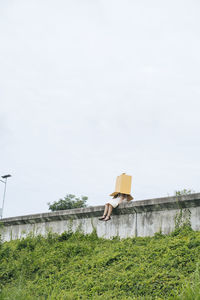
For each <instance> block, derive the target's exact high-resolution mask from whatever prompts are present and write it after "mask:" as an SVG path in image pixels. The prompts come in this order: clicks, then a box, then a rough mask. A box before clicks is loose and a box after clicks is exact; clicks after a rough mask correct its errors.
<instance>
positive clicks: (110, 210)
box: [105, 204, 113, 221]
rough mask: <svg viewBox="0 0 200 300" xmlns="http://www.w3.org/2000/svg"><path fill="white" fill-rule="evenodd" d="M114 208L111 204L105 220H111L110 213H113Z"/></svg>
mask: <svg viewBox="0 0 200 300" xmlns="http://www.w3.org/2000/svg"><path fill="white" fill-rule="evenodd" d="M112 210H113V207H112V205H110V204H109V207H108V213H107V216H106V218H105V221H107V220H109V219H110V215H111V213H112Z"/></svg>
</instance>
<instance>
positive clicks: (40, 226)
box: [0, 193, 200, 241]
mask: <svg viewBox="0 0 200 300" xmlns="http://www.w3.org/2000/svg"><path fill="white" fill-rule="evenodd" d="M181 209H182V210H183V211H185V210H187V211H188V212H189V214H190V221H191V225H192V228H193V229H194V230H200V193H198V194H191V195H187V196H181V197H165V198H157V199H150V200H142V201H132V202H130V203H127V204H121V205H120V206H119V207H118V208H117V209H115V210H114V211H113V216H112V219H111V221H108V222H104V221H99V220H98V218H99V216H101V215H102V213H103V210H104V206H95V207H87V208H81V209H72V210H63V211H57V212H51V213H43V214H34V215H27V216H20V217H13V218H6V219H2V220H1V222H0V224H1V227H0V231H1V235H2V238H3V240H4V241H9V240H11V239H19V238H21V237H24V236H26V235H27V234H29V233H30V232H32V233H33V234H36V235H37V234H42V235H46V234H47V233H48V232H49V231H51V232H56V233H59V234H61V233H62V232H64V231H69V230H72V231H73V232H75V231H77V230H80V231H82V232H83V233H84V234H88V233H91V232H92V231H93V230H94V229H95V230H96V231H97V234H98V236H99V237H104V238H112V237H114V236H119V237H120V238H126V237H134V236H152V235H154V234H155V233H156V232H162V233H164V234H169V233H170V232H172V231H173V230H174V227H175V217H176V216H177V214H179V213H180V211H181Z"/></svg>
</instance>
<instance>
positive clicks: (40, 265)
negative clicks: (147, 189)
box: [0, 225, 200, 300]
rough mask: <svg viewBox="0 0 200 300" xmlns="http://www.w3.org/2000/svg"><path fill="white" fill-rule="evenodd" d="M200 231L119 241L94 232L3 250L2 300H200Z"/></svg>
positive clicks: (27, 241)
mask: <svg viewBox="0 0 200 300" xmlns="http://www.w3.org/2000/svg"><path fill="white" fill-rule="evenodd" d="M199 279H200V232H194V231H192V230H191V228H190V227H189V226H187V225H185V226H183V227H182V228H177V229H176V230H175V231H174V232H173V233H172V234H171V235H169V236H164V235H162V234H156V235H155V236H154V237H146V238H140V237H138V238H128V239H124V240H121V241H120V240H119V239H117V238H114V239H113V240H105V239H100V238H98V237H97V236H96V234H95V232H94V233H93V234H91V235H86V236H83V235H82V234H81V233H78V232H77V233H75V234H72V233H70V232H68V233H67V232H65V233H63V234H62V235H60V236H59V235H56V234H51V233H49V234H48V236H47V237H46V238H44V237H42V236H37V237H33V236H31V235H30V236H28V237H27V238H25V239H21V240H16V241H11V242H5V243H1V245H0V289H1V292H0V299H10V300H11V299H12V300H17V299H18V300H29V299H51V300H52V299H56V300H57V299H73V300H74V299H95V300H96V299H97V300H98V299H175V300H184V299H185V300H186V299H191V300H195V299H196V300H197V299H200V280H199Z"/></svg>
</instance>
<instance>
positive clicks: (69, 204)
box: [47, 194, 88, 211]
mask: <svg viewBox="0 0 200 300" xmlns="http://www.w3.org/2000/svg"><path fill="white" fill-rule="evenodd" d="M87 200H88V197H86V196H81V198H79V197H76V196H75V195H71V194H67V195H66V196H65V197H64V199H60V200H59V201H54V202H53V204H51V203H50V202H48V203H47V204H48V206H49V210H51V211H57V210H65V209H73V208H81V207H86V206H87V204H86V202H87Z"/></svg>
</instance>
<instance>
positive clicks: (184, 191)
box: [174, 189, 195, 196]
mask: <svg viewBox="0 0 200 300" xmlns="http://www.w3.org/2000/svg"><path fill="white" fill-rule="evenodd" d="M193 193H195V191H193V190H187V189H184V190H180V191H175V192H174V196H185V195H190V194H193Z"/></svg>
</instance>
